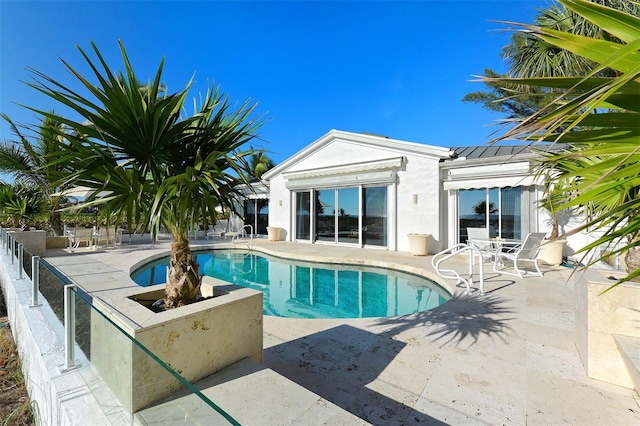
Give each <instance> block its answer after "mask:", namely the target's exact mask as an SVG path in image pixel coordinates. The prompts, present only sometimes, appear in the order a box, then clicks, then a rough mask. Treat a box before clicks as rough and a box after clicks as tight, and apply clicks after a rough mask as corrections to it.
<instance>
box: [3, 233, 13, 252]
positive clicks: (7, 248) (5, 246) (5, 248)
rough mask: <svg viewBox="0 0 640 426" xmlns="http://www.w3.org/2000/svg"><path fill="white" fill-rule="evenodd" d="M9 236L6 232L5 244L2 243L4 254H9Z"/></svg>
mask: <svg viewBox="0 0 640 426" xmlns="http://www.w3.org/2000/svg"><path fill="white" fill-rule="evenodd" d="M10 238H11V236H10V235H9V233H8V232H7V241H6V244H5V245H4V254H9V241H10Z"/></svg>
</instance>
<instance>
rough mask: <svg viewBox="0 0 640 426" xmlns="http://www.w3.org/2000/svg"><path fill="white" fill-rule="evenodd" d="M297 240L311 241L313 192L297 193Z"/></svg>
mask: <svg viewBox="0 0 640 426" xmlns="http://www.w3.org/2000/svg"><path fill="white" fill-rule="evenodd" d="M295 221H296V223H295V225H296V239H297V240H309V239H311V192H310V191H306V192H296V218H295Z"/></svg>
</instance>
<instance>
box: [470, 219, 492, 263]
mask: <svg viewBox="0 0 640 426" xmlns="http://www.w3.org/2000/svg"><path fill="white" fill-rule="evenodd" d="M467 245H469V246H471V247H475V248H477V249H478V250H480V255H481V256H482V259H481V260H482V261H483V262H488V261H490V260H492V259H493V252H494V250H492V245H491V242H490V241H489V228H467ZM473 263H474V264H475V263H476V260H475V256H474V259H473Z"/></svg>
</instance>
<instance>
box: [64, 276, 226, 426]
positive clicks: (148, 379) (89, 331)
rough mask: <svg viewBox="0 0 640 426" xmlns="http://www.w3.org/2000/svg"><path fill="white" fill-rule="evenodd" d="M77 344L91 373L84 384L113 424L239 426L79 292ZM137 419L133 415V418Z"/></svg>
mask: <svg viewBox="0 0 640 426" xmlns="http://www.w3.org/2000/svg"><path fill="white" fill-rule="evenodd" d="M74 295H75V302H76V305H75V319H76V329H75V333H76V334H75V339H76V343H77V345H78V347H79V348H80V349H81V350H82V353H81V354H79V356H77V357H76V358H79V359H83V358H86V359H87V361H88V362H90V364H91V367H92V369H91V370H88V371H86V375H87V377H86V378H85V381H86V382H87V383H88V384H90V388H91V392H92V394H93V395H94V396H95V398H96V399H97V400H98V401H99V403H100V404H101V406H102V407H104V411H105V413H107V415H108V416H109V417H110V420H111V421H112V423H115V424H117V423H118V422H119V420H120V419H125V420H126V421H133V422H134V423H140V424H156V423H162V424H178V423H180V424H238V423H237V422H236V421H235V420H234V419H233V418H232V417H231V416H230V415H228V414H227V413H226V412H224V411H223V410H222V409H221V408H220V407H218V406H217V405H216V404H215V403H214V402H213V401H211V400H210V399H209V398H207V397H206V395H205V393H206V390H200V389H198V388H197V387H196V386H194V385H192V384H191V383H189V382H188V381H187V380H186V379H185V378H184V377H182V376H181V375H180V374H179V373H178V372H176V371H174V370H173V369H172V368H171V367H170V366H169V365H167V364H166V363H164V362H163V361H162V360H161V359H159V358H158V357H157V356H156V355H155V354H153V353H152V352H151V351H149V350H148V349H147V348H146V347H145V346H144V345H142V344H141V343H140V342H139V341H137V340H136V339H134V338H132V337H131V336H130V335H129V334H127V333H126V332H125V331H124V330H122V328H121V327H120V326H118V325H117V324H116V323H115V322H113V321H112V320H111V319H110V318H109V317H107V316H106V315H105V314H104V313H103V312H101V311H100V310H99V309H98V308H97V307H96V306H95V305H94V303H93V300H92V297H91V295H89V294H87V293H85V292H84V291H82V290H81V289H79V288H75V289H74ZM130 413H134V414H130Z"/></svg>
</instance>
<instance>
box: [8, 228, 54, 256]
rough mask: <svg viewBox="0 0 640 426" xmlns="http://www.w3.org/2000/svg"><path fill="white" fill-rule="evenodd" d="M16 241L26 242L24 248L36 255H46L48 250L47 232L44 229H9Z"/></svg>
mask: <svg viewBox="0 0 640 426" xmlns="http://www.w3.org/2000/svg"><path fill="white" fill-rule="evenodd" d="M7 232H8V233H9V234H11V235H12V236H13V237H14V238H15V239H16V242H18V243H22V244H24V249H25V250H27V251H28V252H29V253H31V254H32V255H34V256H44V255H45V252H46V250H47V233H46V231H43V230H37V231H36V230H33V231H19V230H7Z"/></svg>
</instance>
